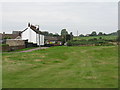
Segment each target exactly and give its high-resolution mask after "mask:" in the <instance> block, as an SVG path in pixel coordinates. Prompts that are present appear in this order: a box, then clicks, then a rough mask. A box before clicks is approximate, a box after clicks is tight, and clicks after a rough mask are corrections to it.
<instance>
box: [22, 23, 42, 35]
mask: <svg viewBox="0 0 120 90" xmlns="http://www.w3.org/2000/svg"><path fill="white" fill-rule="evenodd" d="M28 27H30V29H32V30H33V31H35V32H36V33H37V34H42V32H41V31H39V28H37V27H36V26H34V25H30V24H29V25H28ZM27 29H28V28H26V29H25V30H23V31H22V32H24V31H26V30H27ZM22 32H21V33H22Z"/></svg>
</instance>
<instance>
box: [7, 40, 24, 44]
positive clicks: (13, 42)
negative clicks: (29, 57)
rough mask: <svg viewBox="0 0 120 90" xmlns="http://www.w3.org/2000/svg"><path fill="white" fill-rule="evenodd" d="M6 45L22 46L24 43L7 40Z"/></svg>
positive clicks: (22, 41)
mask: <svg viewBox="0 0 120 90" xmlns="http://www.w3.org/2000/svg"><path fill="white" fill-rule="evenodd" d="M6 44H8V45H9V46H24V45H25V41H24V40H19V39H7V40H6Z"/></svg>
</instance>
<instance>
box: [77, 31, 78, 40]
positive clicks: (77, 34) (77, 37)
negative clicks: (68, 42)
mask: <svg viewBox="0 0 120 90" xmlns="http://www.w3.org/2000/svg"><path fill="white" fill-rule="evenodd" d="M77 40H78V30H77Z"/></svg>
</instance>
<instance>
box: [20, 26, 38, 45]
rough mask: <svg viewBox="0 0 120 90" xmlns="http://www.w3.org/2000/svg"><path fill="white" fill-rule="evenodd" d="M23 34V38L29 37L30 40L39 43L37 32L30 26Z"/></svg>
mask: <svg viewBox="0 0 120 90" xmlns="http://www.w3.org/2000/svg"><path fill="white" fill-rule="evenodd" d="M21 36H22V40H27V39H28V42H33V43H37V42H36V32H34V31H33V30H31V29H30V28H28V29H27V30H26V31H24V32H23V33H22V35H21Z"/></svg>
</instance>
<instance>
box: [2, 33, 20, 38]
mask: <svg viewBox="0 0 120 90" xmlns="http://www.w3.org/2000/svg"><path fill="white" fill-rule="evenodd" d="M18 36H19V35H18V34H2V39H4V38H10V39H16V38H17V37H18Z"/></svg>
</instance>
